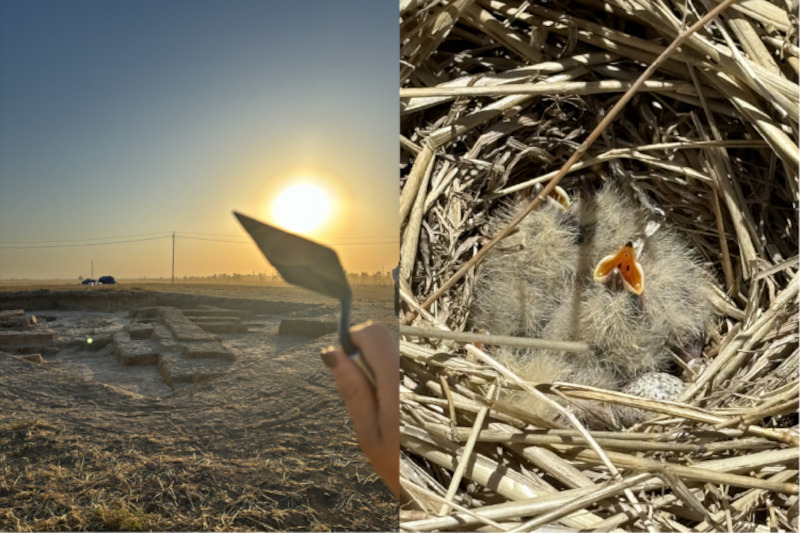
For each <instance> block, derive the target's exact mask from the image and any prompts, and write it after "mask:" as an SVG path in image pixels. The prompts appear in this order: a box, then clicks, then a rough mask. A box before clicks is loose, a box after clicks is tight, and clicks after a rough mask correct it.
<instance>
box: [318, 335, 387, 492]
mask: <svg viewBox="0 0 800 533" xmlns="http://www.w3.org/2000/svg"><path fill="white" fill-rule="evenodd" d="M350 337H351V338H352V339H353V343H354V344H355V345H356V346H358V348H359V350H360V352H361V357H363V358H364V360H365V361H366V362H367V364H368V365H369V366H370V368H372V372H373V373H374V374H375V388H374V389H373V388H372V386H371V385H370V383H369V381H367V378H366V377H365V376H364V374H363V373H362V372H361V370H359V368H358V367H357V366H356V365H355V363H353V362H352V361H351V360H350V359H349V358H348V357H347V355H345V353H344V350H342V348H341V347H338V348H334V347H333V346H330V347H328V348H327V349H325V350H323V351H322V353H320V357H321V358H322V361H323V362H324V363H325V365H327V366H328V368H330V371H331V374H333V377H334V379H335V380H336V385H337V387H338V388H339V394H341V395H342V399H343V400H344V404H345V406H346V407H347V410H348V411H349V412H350V419H351V420H352V421H353V427H354V428H355V431H356V437H357V438H358V445H359V446H361V450H362V451H363V452H364V455H366V456H367V459H369V462H370V463H372V466H373V468H375V471H376V472H377V473H378V475H379V476H381V478H382V479H383V481H384V483H386V485H387V486H388V487H389V489H390V490H391V491H392V492H393V493H394V495H395V496H396V497H399V494H400V353H399V351H398V347H397V339H396V338H395V337H394V336H393V335H392V333H391V331H389V328H387V327H386V326H384V325H382V324H373V323H371V322H366V323H364V324H361V325H358V326H355V327H353V328H352V329H351V330H350Z"/></svg>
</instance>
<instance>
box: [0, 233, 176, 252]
mask: <svg viewBox="0 0 800 533" xmlns="http://www.w3.org/2000/svg"><path fill="white" fill-rule="evenodd" d="M169 238H170V235H163V236H161V237H148V238H146V239H129V240H122V241H112V242H89V243H84V244H41V245H34V246H6V245H4V244H0V248H2V249H10V248H16V249H22V250H29V249H33V248H76V247H80V246H104V245H107V244H123V243H127V242H142V241H154V240H158V239H169ZM50 242H58V241H50ZM62 242H63V241H62Z"/></svg>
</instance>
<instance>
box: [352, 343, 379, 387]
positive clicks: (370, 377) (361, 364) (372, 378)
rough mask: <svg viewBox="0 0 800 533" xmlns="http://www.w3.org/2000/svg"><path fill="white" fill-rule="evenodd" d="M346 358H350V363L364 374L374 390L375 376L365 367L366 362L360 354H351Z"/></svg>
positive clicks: (357, 352)
mask: <svg viewBox="0 0 800 533" xmlns="http://www.w3.org/2000/svg"><path fill="white" fill-rule="evenodd" d="M347 357H349V358H350V360H351V361H352V362H354V363H355V364H356V366H357V367H358V368H360V369H361V372H363V373H364V376H365V377H366V378H367V381H369V383H370V385H372V388H375V375H374V374H373V373H372V369H371V368H370V367H369V365H367V362H366V361H364V357H363V356H362V355H361V352H359V351H356V352H355V353H353V354H348V355H347Z"/></svg>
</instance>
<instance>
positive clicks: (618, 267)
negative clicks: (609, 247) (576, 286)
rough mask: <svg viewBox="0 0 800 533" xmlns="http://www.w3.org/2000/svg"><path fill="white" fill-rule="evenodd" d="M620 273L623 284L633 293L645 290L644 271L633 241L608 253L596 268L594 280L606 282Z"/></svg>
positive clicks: (640, 292)
mask: <svg viewBox="0 0 800 533" xmlns="http://www.w3.org/2000/svg"><path fill="white" fill-rule="evenodd" d="M616 275H619V277H620V278H621V279H622V284H623V285H624V286H625V288H626V289H627V290H628V291H630V292H632V293H633V294H637V295H638V294H642V292H644V272H643V271H642V267H641V265H640V264H639V261H637V260H636V252H635V251H634V250H633V243H631V242H627V243H625V245H624V246H623V247H622V248H620V249H619V251H618V252H617V253H616V254H614V255H607V256H605V257H604V258H602V259H601V260H600V262H599V263H597V266H596V267H595V268H594V280H595V281H598V282H600V283H606V282H607V281H608V280H609V278H611V277H612V276H616Z"/></svg>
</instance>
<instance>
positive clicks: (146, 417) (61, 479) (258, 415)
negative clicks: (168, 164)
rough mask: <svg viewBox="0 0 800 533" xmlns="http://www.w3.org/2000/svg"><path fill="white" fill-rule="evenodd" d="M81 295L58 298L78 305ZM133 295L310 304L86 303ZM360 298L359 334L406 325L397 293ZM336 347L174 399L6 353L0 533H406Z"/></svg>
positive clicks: (252, 290) (236, 374) (196, 290)
mask: <svg viewBox="0 0 800 533" xmlns="http://www.w3.org/2000/svg"><path fill="white" fill-rule="evenodd" d="M15 288H16V289H17V290H23V289H27V290H31V289H36V288H42V287H32V286H27V287H20V286H16V287H15ZM61 288H62V289H63V288H64V287H61ZM69 289H70V291H68V292H60V293H58V294H61V295H62V296H63V297H64V298H65V300H68V299H69V297H70V295H72V294H74V292H73V289H74V287H69ZM135 289H139V290H152V289H156V290H158V289H161V290H162V291H163V290H166V289H175V292H187V293H189V294H203V295H209V296H220V297H223V296H224V297H227V298H261V299H265V300H266V299H270V298H275V299H281V300H286V301H290V302H302V301H303V299H304V298H306V297H307V296H306V295H304V294H302V291H300V290H298V289H294V288H288V287H287V288H286V292H280V291H277V292H276V291H275V290H269V289H271V288H259V287H247V286H242V287H237V286H231V285H224V286H213V285H208V286H206V285H203V286H190V285H184V284H180V285H179V284H176V285H175V286H174V287H172V286H170V285H164V286H151V285H145V284H141V285H139V284H131V285H127V284H120V285H118V286H115V287H90V288H78V289H77V290H102V291H119V293H120V294H119V296H120V298H121V299H124V297H125V295H126V294H129V292H127V291H131V290H135ZM272 289H275V288H272ZM354 292H355V295H356V302H355V305H354V309H353V315H354V316H355V317H359V318H358V319H359V320H364V319H366V318H371V319H373V320H379V321H382V322H386V321H388V320H392V319H394V316H393V313H392V307H393V306H392V301H391V298H392V292H393V291H392V288H391V287H357V288H356V289H355V291H354ZM318 300H319V299H318V298H317V303H318V304H319V306H320V307H321V308H323V311H325V312H333V310H334V309H336V310H337V311H338V305H335V302H333V303H332V304H325V303H320V302H319V301H318ZM210 301H211V302H214V300H210ZM331 341H332V339H331V337H330V336H329V337H322V338H319V339H312V340H309V341H308V342H305V343H302V344H299V345H296V346H295V347H293V348H290V349H287V350H285V351H280V352H279V353H271V352H270V351H269V350H266V351H265V352H264V354H263V356H260V357H254V358H248V359H245V358H243V359H242V360H240V361H239V362H237V366H236V368H234V369H233V370H232V371H230V372H229V373H228V374H225V375H224V376H220V377H218V378H214V379H209V380H206V381H204V382H201V383H198V384H195V385H193V386H191V387H189V388H186V389H181V390H179V391H178V392H176V393H175V394H174V395H171V396H168V397H164V398H148V397H142V396H138V395H134V394H130V393H127V392H126V391H124V390H122V389H118V388H115V387H111V386H108V385H105V384H103V383H101V382H99V381H95V380H94V379H88V378H86V377H82V376H76V375H72V374H70V373H68V372H64V371H61V370H59V367H58V366H57V365H51V364H49V362H48V357H45V364H43V365H42V364H34V363H31V362H28V361H24V360H22V359H21V358H19V357H14V356H10V355H7V354H4V353H0V531H78V530H89V531H100V530H111V531H119V530H131V531H133V530H144V531H147V530H156V531H189V530H191V531H207V530H217V531H231V530H238V531H254V530H255V531H324V530H345V531H362V530H366V531H380V530H392V529H396V528H397V501H396V499H395V498H394V496H392V494H391V492H389V490H388V489H387V488H386V487H385V485H384V484H383V482H382V481H381V480H380V478H379V477H378V476H377V475H376V474H375V472H374V470H373V469H372V467H371V466H370V465H369V463H368V461H367V460H366V458H365V457H364V455H363V453H362V452H361V449H360V448H359V447H358V444H357V442H356V438H355V434H354V432H353V428H352V424H351V423H350V421H349V417H348V415H347V412H346V409H345V407H344V405H343V403H342V401H341V398H340V396H339V394H338V392H337V391H336V386H335V383H334V381H333V379H332V378H331V377H330V373H329V371H328V370H327V368H325V366H324V365H323V364H322V363H321V362H320V360H319V358H318V356H317V354H318V353H319V352H320V350H321V349H323V348H324V347H325V346H327V345H328V344H329V343H330V342H331Z"/></svg>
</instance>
